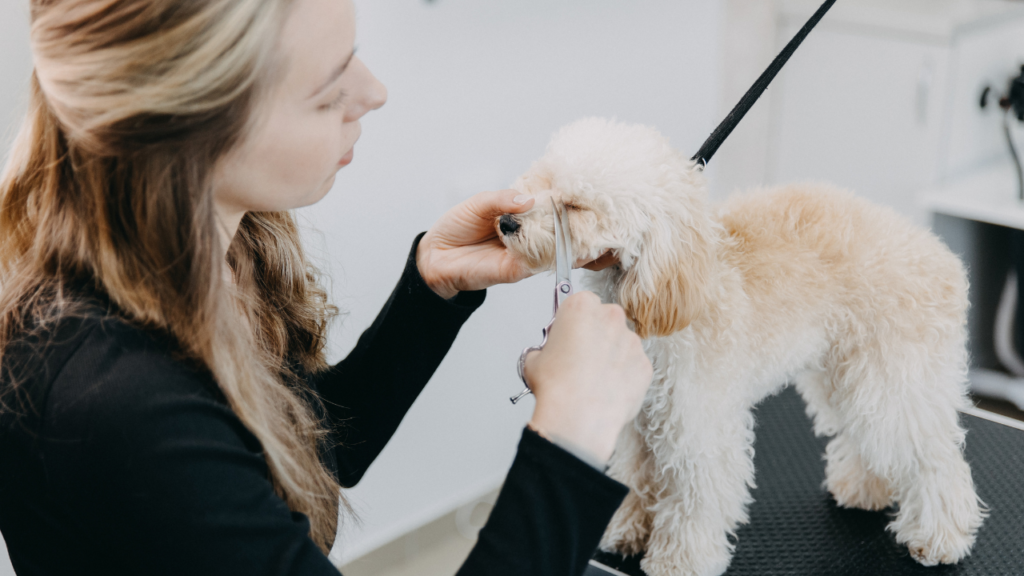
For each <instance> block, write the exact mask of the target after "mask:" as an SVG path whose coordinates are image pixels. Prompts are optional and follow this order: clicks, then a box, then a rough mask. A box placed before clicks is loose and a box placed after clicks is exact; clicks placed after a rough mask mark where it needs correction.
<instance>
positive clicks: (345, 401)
mask: <svg viewBox="0 0 1024 576" xmlns="http://www.w3.org/2000/svg"><path fill="white" fill-rule="evenodd" d="M422 237H423V234H420V235H419V236H417V237H416V240H415V241H414V242H413V245H412V250H411V251H410V252H409V257H408V259H407V260H406V264H405V270H404V271H403V272H402V277H401V279H400V280H399V281H398V286H396V287H395V290H394V291H393V292H392V293H391V297H390V298H388V301H387V303H386V304H385V305H384V308H383V309H382V310H381V311H380V314H378V315H377V319H376V320H374V322H373V324H372V325H370V327H369V328H368V329H367V330H366V331H365V332H363V334H362V336H360V338H359V342H358V343H357V344H356V347H355V348H354V349H353V350H352V352H351V353H349V355H348V357H346V358H345V359H344V360H342V361H341V362H339V363H338V364H337V365H335V366H332V367H331V368H329V369H327V370H325V371H323V372H320V373H318V374H316V375H314V376H312V377H311V378H310V383H311V385H312V386H313V387H314V389H316V390H318V392H319V394H320V397H321V398H322V399H323V400H324V406H325V408H326V409H327V413H328V417H329V418H330V421H331V424H332V427H333V428H334V429H335V431H336V434H337V439H338V442H339V446H338V447H337V448H335V450H334V452H335V458H336V459H337V461H338V480H339V481H340V482H341V485H342V486H347V487H351V486H354V485H355V484H356V483H357V482H358V481H359V479H360V478H362V476H363V474H364V473H365V472H366V469H367V468H369V466H370V464H371V463H372V462H373V460H374V459H375V458H376V457H377V455H378V454H380V452H381V450H383V449H384V445H385V444H387V442H388V440H390V439H391V436H392V435H393V434H394V433H395V430H397V429H398V425H399V424H400V423H401V421H402V418H403V417H405V414H406V412H408V411H409V408H410V407H412V404H413V402H414V401H415V400H416V398H417V397H418V396H419V393H420V391H421V390H423V387H424V386H426V384H427V381H428V380H430V378H431V376H433V375H434V371H435V370H436V369H437V367H438V365H440V364H441V360H443V359H444V357H445V354H447V353H448V350H449V349H450V348H451V346H452V342H454V341H455V337H456V336H457V335H458V333H459V329H460V328H461V327H462V325H463V323H465V322H466V320H467V319H468V318H469V316H470V314H472V313H473V311H474V310H476V309H477V308H479V307H480V305H481V304H483V302H484V297H485V296H486V291H484V290H480V291H476V292H461V293H459V294H458V295H457V296H456V297H455V298H453V299H451V300H445V299H444V298H441V297H440V296H438V295H437V294H436V293H435V292H434V291H433V290H431V289H430V287H428V286H427V284H426V282H424V280H423V278H422V277H421V276H420V273H419V269H418V268H417V267H416V248H417V246H419V241H420V238H422Z"/></svg>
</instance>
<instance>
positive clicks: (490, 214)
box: [469, 190, 536, 219]
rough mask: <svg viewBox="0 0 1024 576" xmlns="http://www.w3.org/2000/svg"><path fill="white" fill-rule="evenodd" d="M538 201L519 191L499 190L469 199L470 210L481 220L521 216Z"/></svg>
mask: <svg viewBox="0 0 1024 576" xmlns="http://www.w3.org/2000/svg"><path fill="white" fill-rule="evenodd" d="M535 202H536V201H535V200H534V198H533V196H528V195H526V194H523V193H521V192H519V191H517V190H497V191H495V192H481V193H479V194H477V195H476V196H473V197H472V198H470V199H469V209H470V210H472V211H473V212H474V213H476V214H477V215H478V216H480V217H481V218H487V219H491V218H497V217H498V216H501V215H502V214H520V213H522V212H526V211H527V210H529V209H530V208H533V205H534V203H535Z"/></svg>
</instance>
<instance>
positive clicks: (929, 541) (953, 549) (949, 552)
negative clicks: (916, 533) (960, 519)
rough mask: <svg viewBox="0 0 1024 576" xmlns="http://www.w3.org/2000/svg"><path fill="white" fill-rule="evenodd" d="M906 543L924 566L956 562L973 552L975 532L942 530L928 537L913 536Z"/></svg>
mask: <svg viewBox="0 0 1024 576" xmlns="http://www.w3.org/2000/svg"><path fill="white" fill-rule="evenodd" d="M897 540H899V538H897ZM904 544H906V545H907V549H908V550H910V556H911V557H912V558H913V559H914V560H916V561H917V563H918V564H921V565H922V566H935V565H938V564H956V563H957V562H959V561H961V560H963V559H964V558H965V557H966V556H967V555H968V554H970V553H971V547H972V546H973V545H974V534H973V533H963V532H960V531H957V530H942V531H940V533H938V534H932V535H930V536H929V537H927V538H912V539H911V540H910V541H907V542H904Z"/></svg>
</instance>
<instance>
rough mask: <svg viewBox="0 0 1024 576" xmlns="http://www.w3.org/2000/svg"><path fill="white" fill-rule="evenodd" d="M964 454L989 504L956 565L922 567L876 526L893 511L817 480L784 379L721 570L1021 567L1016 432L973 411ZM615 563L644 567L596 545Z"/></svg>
mask: <svg viewBox="0 0 1024 576" xmlns="http://www.w3.org/2000/svg"><path fill="white" fill-rule="evenodd" d="M962 418H964V420H963V422H964V424H965V425H966V426H967V428H968V434H967V452H966V453H967V461H968V462H969V463H970V464H971V470H972V472H973V475H974V481H975V484H976V486H977V489H978V494H979V496H981V499H982V500H983V501H985V503H986V504H988V506H989V508H990V510H991V512H990V515H989V517H988V518H987V519H986V520H985V524H984V525H983V526H982V527H981V530H979V532H978V539H977V542H976V543H975V545H974V549H973V552H972V554H971V555H970V556H968V557H967V558H966V559H965V560H964V561H962V562H961V563H960V564H957V565H953V566H936V567H932V568H926V567H924V566H921V565H919V564H917V563H916V562H914V560H913V559H912V558H911V557H910V554H909V553H908V552H907V549H906V548H905V547H903V546H900V545H897V544H896V541H895V539H894V538H893V536H892V534H890V533H888V532H886V531H885V526H886V524H887V523H888V522H889V519H890V517H891V515H892V513H893V510H892V509H889V510H886V511H883V512H866V511H863V510H848V509H844V508H839V507H837V506H836V504H835V501H833V500H832V497H831V496H830V495H829V494H828V492H826V491H825V490H824V489H823V488H822V487H821V484H822V482H823V481H824V479H825V463H824V461H823V460H822V455H823V454H824V450H825V444H826V443H827V441H828V439H827V438H815V437H814V434H813V433H812V432H811V421H810V420H809V419H808V418H807V416H806V415H805V414H804V404H803V400H801V398H800V396H799V395H798V394H797V393H796V391H795V390H793V389H792V388H788V389H786V390H785V391H784V392H782V393H781V394H779V395H778V396H775V397H773V398H769V399H768V400H765V401H764V403H762V404H761V406H760V407H759V408H758V409H757V428H756V433H757V441H756V444H755V456H754V463H755V466H756V469H757V472H756V474H757V476H756V482H757V488H756V489H755V490H754V491H753V496H754V504H753V505H752V506H751V508H750V523H749V524H747V525H746V526H743V527H742V528H740V530H739V531H738V533H737V535H738V538H739V540H738V543H737V545H736V555H735V557H734V558H733V561H732V565H731V566H730V567H729V570H728V571H727V572H726V574H727V575H728V576H748V575H749V576H754V575H757V576H782V575H786V576H833V575H835V576H869V575H870V576H874V575H886V576H888V575H908V576H909V575H928V576H940V575H941V576H947V575H957V576H968V575H970V576H974V575H978V576H982V575H984V576H1002V575H1005V576H1024V431H1021V430H1016V429H1014V428H1010V427H1007V426H1003V425H1001V424H997V423H995V422H990V421H988V420H984V419H981V418H976V417H973V416H962ZM595 558H596V559H597V560H598V561H599V562H602V563H604V564H607V565H609V566H611V567H613V568H615V569H617V570H619V571H621V572H624V573H626V574H629V575H633V576H643V572H641V571H640V558H639V557H631V558H621V557H616V556H613V555H608V554H601V553H599V554H598V555H597V556H596V557H595Z"/></svg>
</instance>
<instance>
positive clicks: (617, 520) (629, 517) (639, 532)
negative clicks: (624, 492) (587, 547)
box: [599, 492, 651, 556]
mask: <svg viewBox="0 0 1024 576" xmlns="http://www.w3.org/2000/svg"><path fill="white" fill-rule="evenodd" d="M650 533H651V514H650V512H648V511H647V510H646V509H645V508H644V506H643V503H642V502H641V501H640V498H638V497H637V496H636V494H634V493H633V492H630V493H629V495H628V496H626V500H625V501H624V502H623V503H622V506H620V507H619V509H618V510H617V511H616V512H615V515H614V516H612V520H611V522H609V523H608V528H607V529H606V530H605V532H604V536H603V537H602V538H601V543H600V545H599V547H600V548H601V550H603V551H605V552H617V553H619V554H624V555H627V556H631V555H633V554H641V553H643V551H644V550H645V549H646V548H647V537H648V536H649V535H650Z"/></svg>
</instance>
